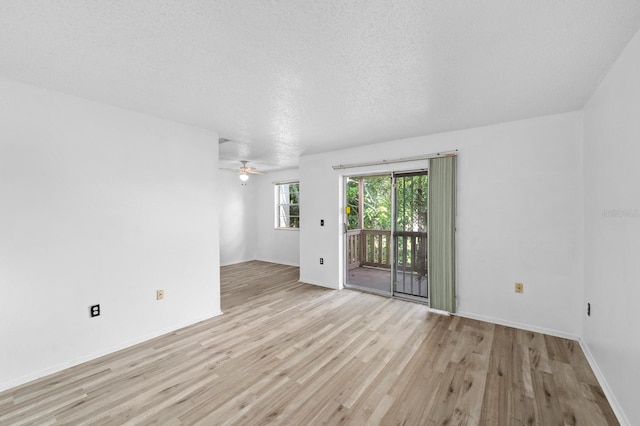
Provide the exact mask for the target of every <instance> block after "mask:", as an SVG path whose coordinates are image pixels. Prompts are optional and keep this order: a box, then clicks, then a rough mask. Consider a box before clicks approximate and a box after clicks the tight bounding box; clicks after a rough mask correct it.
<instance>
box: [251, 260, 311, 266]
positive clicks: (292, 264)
mask: <svg viewBox="0 0 640 426" xmlns="http://www.w3.org/2000/svg"><path fill="white" fill-rule="evenodd" d="M255 260H258V261H260V262H268V263H277V264H278V265H286V266H295V267H296V268H299V267H300V265H299V264H295V263H289V262H282V261H280V260H273V259H264V258H258V259H255Z"/></svg>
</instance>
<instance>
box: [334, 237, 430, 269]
mask: <svg viewBox="0 0 640 426" xmlns="http://www.w3.org/2000/svg"><path fill="white" fill-rule="evenodd" d="M396 236H397V238H398V248H397V250H398V253H397V255H398V256H399V259H398V268H399V270H402V271H404V272H413V273H416V274H418V275H425V274H426V269H427V265H426V262H427V256H426V247H427V233H426V232H412V231H398V232H396ZM392 246H393V241H392V238H391V231H381V230H372V229H353V230H351V231H348V232H347V259H348V263H349V266H348V267H349V269H353V268H357V267H359V266H373V267H377V268H384V269H390V268H391V248H392Z"/></svg>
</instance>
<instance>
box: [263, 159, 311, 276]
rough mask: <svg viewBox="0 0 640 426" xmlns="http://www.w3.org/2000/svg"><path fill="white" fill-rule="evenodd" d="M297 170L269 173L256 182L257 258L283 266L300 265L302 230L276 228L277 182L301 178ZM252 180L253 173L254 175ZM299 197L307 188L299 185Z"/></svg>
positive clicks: (302, 196)
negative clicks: (275, 193)
mask: <svg viewBox="0 0 640 426" xmlns="http://www.w3.org/2000/svg"><path fill="white" fill-rule="evenodd" d="M299 178H300V174H299V172H298V170H297V169H292V170H282V171H277V172H270V173H269V174H268V175H265V176H259V177H258V176H257V179H255V181H256V187H257V192H256V203H257V204H256V214H255V216H256V226H257V233H256V238H255V239H254V240H252V241H251V243H254V244H256V259H258V260H264V261H266V262H274V263H280V264H283V265H293V266H299V265H300V231H299V230H282V229H275V204H274V203H275V200H274V183H275V182H286V181H293V180H298V179H299ZM252 179H253V176H252ZM300 197H301V198H304V197H305V189H304V188H303V187H301V188H300Z"/></svg>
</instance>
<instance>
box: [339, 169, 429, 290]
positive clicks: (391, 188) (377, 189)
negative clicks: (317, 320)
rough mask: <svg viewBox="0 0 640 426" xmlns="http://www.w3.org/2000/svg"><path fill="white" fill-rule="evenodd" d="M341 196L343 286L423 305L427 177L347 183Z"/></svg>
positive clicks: (368, 178) (423, 172)
mask: <svg viewBox="0 0 640 426" xmlns="http://www.w3.org/2000/svg"><path fill="white" fill-rule="evenodd" d="M345 194H346V197H345V200H346V207H345V231H346V232H345V248H346V250H345V256H346V261H345V286H346V287H348V288H355V289H357V290H363V291H368V292H373V293H377V294H381V295H385V296H395V297H401V298H407V299H411V300H415V301H419V302H423V303H427V301H428V294H429V288H428V274H427V265H428V262H427V244H428V242H427V212H428V205H427V203H428V174H427V171H426V170H420V171H414V172H406V173H392V174H384V175H375V176H353V177H348V178H347V179H346V180H345Z"/></svg>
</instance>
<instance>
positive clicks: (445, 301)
mask: <svg viewBox="0 0 640 426" xmlns="http://www.w3.org/2000/svg"><path fill="white" fill-rule="evenodd" d="M428 222H429V234H428V238H429V256H428V261H429V306H430V307H432V308H434V309H440V310H443V311H447V312H455V309H456V286H455V283H456V255H455V254H456V238H455V233H456V157H455V156H451V157H439V158H431V159H430V160H429V217H428Z"/></svg>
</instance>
